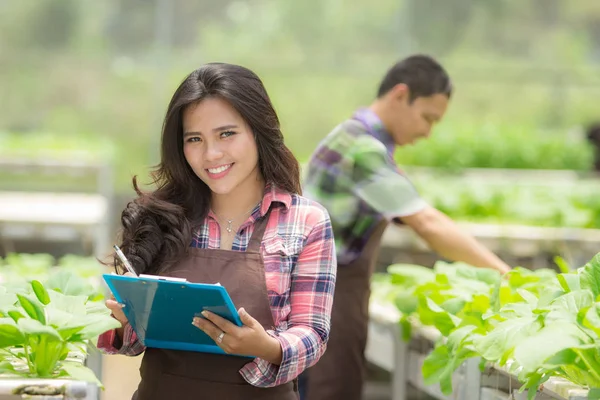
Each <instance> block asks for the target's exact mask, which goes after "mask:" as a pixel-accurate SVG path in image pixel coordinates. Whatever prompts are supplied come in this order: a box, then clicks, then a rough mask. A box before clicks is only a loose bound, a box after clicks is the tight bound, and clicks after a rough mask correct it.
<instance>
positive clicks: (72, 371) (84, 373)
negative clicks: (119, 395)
mask: <svg viewBox="0 0 600 400" xmlns="http://www.w3.org/2000/svg"><path fill="white" fill-rule="evenodd" d="M62 369H63V370H64V371H65V372H66V373H67V375H68V376H70V377H71V378H73V379H74V380H77V381H84V382H92V383H95V384H97V385H98V386H99V387H100V388H104V386H103V385H102V382H100V381H99V380H98V378H97V377H96V375H95V374H94V371H92V370H91V369H89V368H88V367H86V366H83V365H81V364H78V363H74V362H63V363H62Z"/></svg>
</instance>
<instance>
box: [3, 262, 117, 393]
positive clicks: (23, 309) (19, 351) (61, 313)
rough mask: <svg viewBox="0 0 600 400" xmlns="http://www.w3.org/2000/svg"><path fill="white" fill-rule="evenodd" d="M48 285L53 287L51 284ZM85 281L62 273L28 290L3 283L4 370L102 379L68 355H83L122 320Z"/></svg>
mask: <svg viewBox="0 0 600 400" xmlns="http://www.w3.org/2000/svg"><path fill="white" fill-rule="evenodd" d="M48 288H50V289H48ZM87 290H89V288H88V287H86V285H85V281H83V280H82V279H81V278H78V277H76V276H75V275H73V274H69V273H67V272H66V271H65V273H60V274H58V275H55V276H54V277H53V278H50V279H49V280H48V282H47V284H46V285H44V284H42V283H41V282H40V281H38V280H33V281H31V284H30V287H29V288H28V290H25V291H24V290H22V289H20V288H19V289H16V290H12V288H11V287H8V286H0V374H2V375H4V376H6V375H8V376H19V377H35V378H72V379H75V380H84V381H90V382H95V383H97V384H99V385H100V386H101V387H102V385H101V383H100V382H99V381H98V379H97V378H96V376H95V374H94V373H93V372H92V371H91V370H90V369H89V368H87V367H85V366H83V365H82V363H81V362H80V361H77V360H72V357H70V355H73V354H80V355H83V356H84V355H85V354H86V352H87V349H88V346H93V343H95V341H96V339H97V337H98V336H99V335H100V334H102V333H104V332H106V331H108V330H111V329H115V328H117V327H118V326H119V322H118V321H116V320H115V319H114V318H112V317H111V316H110V315H109V310H108V309H107V308H106V307H105V306H104V304H103V302H101V301H94V300H93V299H94V298H95V297H97V296H94V295H91V294H90V293H89V292H86V291H87Z"/></svg>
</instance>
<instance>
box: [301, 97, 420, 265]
mask: <svg viewBox="0 0 600 400" xmlns="http://www.w3.org/2000/svg"><path fill="white" fill-rule="evenodd" d="M395 149H396V145H395V144H394V141H393V139H392V137H391V136H390V134H389V133H388V132H387V131H386V130H385V129H384V128H383V125H382V123H381V120H380V119H379V117H377V115H376V114H375V113H374V112H372V111H371V110H369V109H366V108H364V109H360V110H358V111H357V112H356V113H355V114H354V115H353V116H352V118H351V119H350V120H347V121H345V122H343V123H342V124H340V125H338V126H337V127H336V128H335V129H334V130H333V131H332V132H331V133H330V134H329V135H327V136H326V137H325V139H323V141H322V142H321V143H320V144H319V146H318V147H317V149H316V150H315V152H314V154H313V155H312V157H311V159H310V160H309V163H308V167H307V171H306V174H305V177H304V188H303V191H304V195H305V196H307V197H309V198H311V199H313V200H315V201H317V202H319V203H320V204H322V205H323V206H324V207H325V208H326V209H327V211H329V215H330V216H331V221H332V225H333V232H334V237H335V246H336V250H337V259H338V263H339V264H348V263H350V262H352V261H354V260H355V259H356V258H357V256H358V255H359V254H360V252H361V251H362V250H363V248H364V246H365V244H366V243H367V240H368V239H369V235H370V233H371V231H372V230H373V229H374V228H375V227H376V226H377V225H378V223H379V222H380V221H382V220H383V219H386V220H388V221H391V220H393V219H394V218H397V217H404V216H407V215H413V214H415V213H417V212H419V211H421V210H423V209H424V208H425V207H426V206H427V204H426V203H425V201H424V200H423V199H421V197H420V196H419V194H418V193H417V190H416V189H415V187H414V186H413V185H412V183H411V182H410V180H409V179H408V178H407V177H406V176H405V175H404V174H403V173H402V171H400V169H399V168H398V166H397V165H396V162H395V161H394V157H393V155H394V150H395Z"/></svg>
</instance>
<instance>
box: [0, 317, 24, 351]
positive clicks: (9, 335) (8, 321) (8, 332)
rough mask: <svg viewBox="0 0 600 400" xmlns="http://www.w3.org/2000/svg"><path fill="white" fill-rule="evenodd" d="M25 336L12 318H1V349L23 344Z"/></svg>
mask: <svg viewBox="0 0 600 400" xmlns="http://www.w3.org/2000/svg"><path fill="white" fill-rule="evenodd" d="M24 340H25V336H24V335H23V332H21V330H20V329H19V327H18V326H17V324H16V323H15V321H14V320H13V319H12V318H0V348H2V349H4V348H6V347H12V346H18V345H21V344H23V341H24Z"/></svg>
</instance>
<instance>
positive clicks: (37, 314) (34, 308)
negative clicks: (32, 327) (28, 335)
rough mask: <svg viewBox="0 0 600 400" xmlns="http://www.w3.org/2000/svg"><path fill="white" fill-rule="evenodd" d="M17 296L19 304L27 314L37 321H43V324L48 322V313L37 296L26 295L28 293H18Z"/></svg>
mask: <svg viewBox="0 0 600 400" xmlns="http://www.w3.org/2000/svg"><path fill="white" fill-rule="evenodd" d="M17 298H18V299H19V304H20V305H21V307H23V309H24V310H25V312H26V313H27V315H29V316H30V317H31V318H33V319H35V320H36V321H39V322H41V323H42V324H45V323H46V315H45V313H44V306H42V304H41V303H40V302H39V301H38V300H37V299H35V298H33V297H31V296H29V295H26V294H17Z"/></svg>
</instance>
